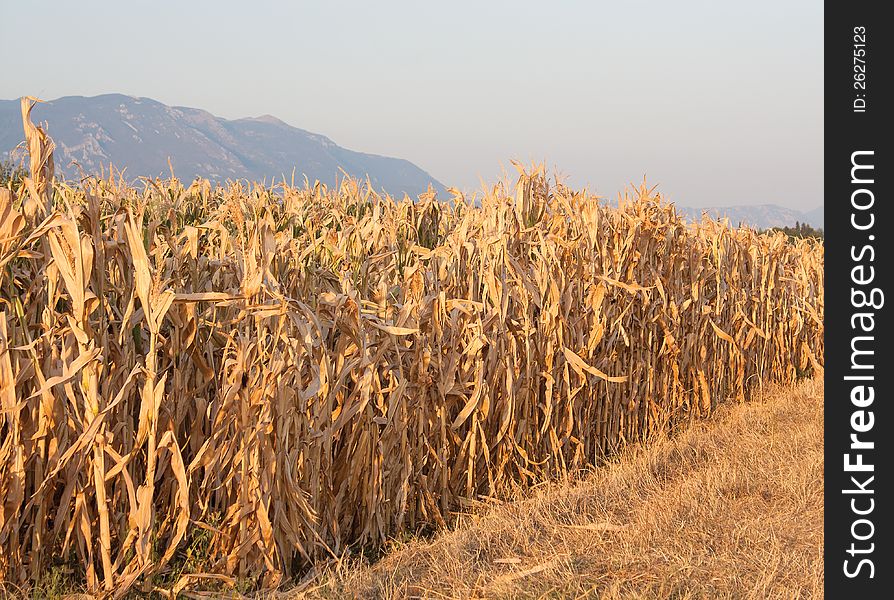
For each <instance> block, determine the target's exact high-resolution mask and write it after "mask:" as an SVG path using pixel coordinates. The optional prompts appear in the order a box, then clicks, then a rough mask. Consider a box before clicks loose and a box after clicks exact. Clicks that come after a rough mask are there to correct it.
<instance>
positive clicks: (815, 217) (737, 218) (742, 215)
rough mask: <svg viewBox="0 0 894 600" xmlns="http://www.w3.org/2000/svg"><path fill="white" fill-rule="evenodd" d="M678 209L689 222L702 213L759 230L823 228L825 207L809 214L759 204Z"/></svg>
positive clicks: (782, 207) (732, 223)
mask: <svg viewBox="0 0 894 600" xmlns="http://www.w3.org/2000/svg"><path fill="white" fill-rule="evenodd" d="M677 209H678V210H679V211H680V212H681V213H682V214H683V215H684V216H685V217H686V218H687V219H689V220H695V221H697V220H699V219H701V218H702V213H707V214H708V216H709V217H711V218H714V219H724V218H728V219H729V220H730V224H731V225H733V226H737V225H739V224H743V225H750V226H752V227H756V228H758V229H769V228H770V227H792V226H794V225H795V223H796V222H799V223H807V224H808V225H810V226H811V227H819V228H823V226H824V223H823V207H822V206H819V207H817V208H815V209H813V210H810V211H807V212H801V211H798V210H795V209H792V208H786V207H784V206H779V205H778V204H759V205H753V206H744V205H743V206H722V207H710V208H691V207H686V206H678V207H677Z"/></svg>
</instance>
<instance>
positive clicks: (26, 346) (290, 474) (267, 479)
mask: <svg viewBox="0 0 894 600" xmlns="http://www.w3.org/2000/svg"><path fill="white" fill-rule="evenodd" d="M29 111H30V104H29V101H28V100H27V99H26V100H25V101H23V120H24V123H25V131H26V133H27V135H28V139H29V148H30V151H31V165H30V167H31V168H30V172H31V174H32V175H31V177H30V178H28V179H26V180H25V181H24V183H23V184H22V185H21V186H18V187H16V189H13V188H12V187H10V186H7V187H3V188H0V498H2V499H3V505H2V510H0V580H3V581H4V582H5V583H7V584H8V585H9V586H15V588H16V589H37V588H39V587H40V586H41V585H43V582H45V581H46V580H48V579H49V580H52V581H62V580H65V581H70V582H72V583H73V584H74V585H80V586H83V587H84V588H85V589H87V590H89V591H90V592H91V593H94V594H97V595H102V596H105V597H112V598H118V597H123V596H125V595H126V594H128V593H130V592H140V593H150V592H153V591H155V592H157V593H160V592H162V591H165V590H166V593H168V594H176V593H179V592H190V593H198V592H200V591H201V590H203V589H209V588H210V587H215V586H216V589H221V588H227V587H229V588H233V589H241V590H247V589H277V588H281V587H282V586H283V585H285V584H286V582H289V581H295V580H297V579H299V578H301V577H302V576H303V575H304V574H305V573H306V572H307V571H308V570H309V569H312V568H316V567H317V566H319V565H321V564H324V563H325V562H326V561H329V560H331V559H333V558H340V557H344V556H347V555H351V554H358V553H367V554H369V553H375V552H378V551H379V549H380V548H381V547H382V545H383V544H387V543H389V542H390V541H391V540H394V539H400V538H401V537H405V536H407V535H414V534H418V533H420V532H431V531H434V530H437V529H443V528H445V527H446V526H447V525H448V524H449V523H450V522H452V521H453V518H454V516H455V515H456V514H457V513H458V512H459V513H462V512H468V511H469V510H471V509H473V508H475V507H477V506H478V505H479V504H480V502H481V501H482V500H483V499H487V498H499V497H505V496H506V495H507V494H509V493H510V492H511V491H512V490H514V489H518V488H520V489H524V488H530V487H532V486H537V485H540V484H542V483H543V482H545V481H549V480H554V479H556V478H560V477H565V476H573V475H574V474H576V473H579V472H581V471H582V470H585V469H588V468H589V467H590V466H592V465H593V464H596V463H598V462H600V461H602V460H604V458H605V457H606V456H609V455H611V454H612V453H613V452H614V451H615V450H616V449H618V448H619V447H623V446H624V445H626V444H628V443H630V442H635V441H637V440H642V439H649V438H652V437H653V436H655V435H656V434H659V433H660V432H662V431H665V430H667V429H668V428H669V427H677V428H681V427H684V426H685V425H686V424H689V423H694V422H698V421H699V420H700V419H702V418H704V417H708V416H709V415H711V414H712V412H713V411H714V410H715V408H716V407H717V406H718V405H720V404H721V403H722V402H723V401H725V400H744V398H746V397H747V396H749V395H750V394H751V393H752V392H754V390H757V389H760V388H761V387H762V386H766V385H769V384H771V383H780V384H791V383H793V382H795V381H796V380H799V379H801V378H804V377H809V376H811V375H816V374H818V373H820V372H821V371H822V365H821V363H820V361H821V360H822V356H823V315H824V301H823V291H824V276H823V261H824V256H823V246H822V245H821V243H818V242H816V241H813V240H795V241H791V240H789V239H787V238H786V236H784V235H782V234H775V235H771V234H758V233H756V232H754V231H751V230H748V229H734V228H731V227H729V225H728V224H726V223H721V222H716V221H711V220H707V219H706V220H704V221H702V222H699V223H687V222H685V221H684V220H682V219H681V218H680V216H679V215H678V214H677V212H676V210H675V208H674V206H673V205H671V204H668V203H667V202H665V201H664V200H663V199H662V198H661V196H660V195H659V194H656V193H655V192H654V190H652V189H649V188H647V187H645V186H643V187H642V188H640V189H637V190H633V191H631V192H630V193H628V194H627V195H626V196H625V197H623V198H621V202H620V206H619V207H611V206H607V205H606V204H605V203H603V202H600V199H599V198H597V197H594V196H593V195H591V194H589V193H588V192H587V191H586V190H584V191H575V190H571V189H569V188H568V187H567V186H564V185H562V184H560V183H557V182H554V181H550V180H549V178H548V177H547V176H546V174H545V173H544V172H543V170H542V169H538V168H535V169H532V170H531V171H525V170H524V169H522V168H520V169H519V171H520V173H519V177H518V180H517V182H516V183H515V184H514V185H513V184H511V183H508V182H505V183H502V184H499V185H496V186H494V187H493V188H492V189H488V190H484V191H483V194H482V196H481V197H480V198H478V199H477V201H472V199H468V198H465V197H464V196H463V195H462V194H460V193H458V192H455V193H453V197H452V198H451V199H449V201H443V199H441V200H439V199H436V198H434V197H433V196H434V194H427V195H424V196H423V197H420V198H418V199H416V200H411V199H409V198H404V199H403V200H394V199H392V198H390V197H387V196H381V195H379V194H376V193H375V192H374V191H373V190H371V189H370V188H369V186H367V185H363V184H362V183H361V182H357V181H352V180H346V181H344V182H342V184H341V185H340V186H338V188H333V189H329V188H327V187H326V186H323V185H320V184H318V183H313V184H312V183H309V182H308V183H306V185H304V186H303V187H294V186H290V185H279V186H276V187H274V188H270V187H263V186H261V185H256V184H250V185H249V184H242V183H231V184H229V185H226V186H212V185H211V184H210V183H209V182H208V181H202V180H197V181H195V182H193V183H192V184H190V185H183V184H182V183H181V182H179V181H177V180H176V179H173V180H169V181H159V180H151V181H149V180H146V181H143V182H141V183H139V184H137V185H133V184H128V183H125V182H123V181H122V180H121V179H120V177H118V178H116V177H109V178H107V179H95V178H86V179H85V180H84V181H81V182H75V183H71V182H59V181H55V180H54V178H53V163H52V144H51V142H50V141H49V139H48V138H47V137H46V136H45V135H44V133H43V132H42V131H41V130H39V129H38V128H36V127H34V126H33V125H32V124H31V123H30V120H29ZM743 435H744V433H743ZM694 491H696V490H693V492H694ZM696 500H697V498H695V497H693V499H692V501H693V502H695V501H696ZM634 501H635V497H631V498H630V499H629V500H628V501H627V502H628V503H629V502H634ZM572 529H573V528H572ZM510 566H511V565H510ZM535 566H536V565H535ZM507 568H508V567H507ZM531 568H535V567H531ZM52 581H51V583H52ZM48 585H50V584H48ZM53 585H55V584H53ZM35 586H37V587H35Z"/></svg>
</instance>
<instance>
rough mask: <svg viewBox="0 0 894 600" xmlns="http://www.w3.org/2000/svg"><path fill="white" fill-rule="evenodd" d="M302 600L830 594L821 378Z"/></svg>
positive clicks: (332, 581)
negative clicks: (826, 566) (825, 555)
mask: <svg viewBox="0 0 894 600" xmlns="http://www.w3.org/2000/svg"><path fill="white" fill-rule="evenodd" d="M303 587H304V588H305V592H304V593H294V594H292V595H291V596H286V597H290V598H293V599H296V598H302V597H303V598H308V599H318V598H413V597H425V598H584V597H586V598H605V599H612V598H712V599H714V598H755V599H764V598H821V597H822V596H823V384H822V380H813V381H807V382H804V383H801V384H800V385H797V386H796V387H794V388H777V389H775V390H773V391H772V392H771V393H768V394H767V395H766V396H765V397H763V398H758V399H757V400H756V401H755V402H752V403H747V404H733V403H731V404H730V405H727V406H723V407H722V408H721V409H720V410H719V411H718V414H717V415H716V417H714V418H712V419H711V420H710V421H707V422H704V423H700V424H697V425H695V426H693V427H691V428H689V429H687V430H685V431H683V432H681V433H680V434H679V435H676V436H674V437H673V438H669V439H668V438H662V439H659V440H656V441H655V443H653V444H650V445H647V446H645V447H633V448H630V449H629V450H627V451H626V452H624V453H623V454H622V455H621V456H620V457H618V459H617V460H616V461H614V462H612V463H611V464H610V465H607V466H605V467H604V468H600V469H597V470H596V471H595V472H593V473H591V474H589V475H588V476H586V477H585V478H583V480H581V481H577V482H574V483H568V482H566V483H554V484H548V485H546V486H543V487H541V488H540V489H539V490H537V491H536V492H535V493H534V494H533V495H532V497H530V498H526V499H522V500H518V501H516V502H512V503H507V504H505V505H501V506H498V507H496V508H492V509H487V510H482V511H479V512H477V514H475V515H473V516H468V517H465V518H464V519H463V522H462V523H460V524H459V525H458V526H457V527H456V528H455V529H454V530H452V531H449V532H446V533H442V534H440V535H438V536H437V537H436V538H435V539H433V540H431V541H424V540H416V541H412V542H409V543H407V544H405V545H403V547H399V546H394V549H393V550H392V551H391V552H390V553H389V554H387V555H386V556H385V557H384V558H383V559H382V560H381V561H379V562H377V563H375V564H374V565H373V566H371V567H370V566H358V565H357V564H356V563H350V562H345V563H344V564H342V565H341V566H340V567H330V570H325V571H323V572H321V573H320V574H318V575H317V576H316V577H314V578H311V579H309V580H308V581H306V582H305V583H304V584H303Z"/></svg>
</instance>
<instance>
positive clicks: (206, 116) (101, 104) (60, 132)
mask: <svg viewBox="0 0 894 600" xmlns="http://www.w3.org/2000/svg"><path fill="white" fill-rule="evenodd" d="M32 119H33V120H34V121H35V122H39V121H40V122H43V121H46V122H47V123H48V133H49V134H50V136H51V137H52V138H53V140H54V141H55V142H56V146H57V151H56V167H57V171H59V172H61V173H63V174H64V175H65V176H67V177H78V176H79V175H80V170H79V169H78V167H77V166H75V165H73V164H72V161H75V162H76V163H77V164H78V165H80V167H81V168H82V169H83V170H84V172H85V173H90V174H92V173H98V172H99V171H100V170H101V169H102V168H103V167H104V168H106V169H108V165H109V163H112V164H114V165H115V167H116V168H124V167H127V170H126V176H127V177H128V178H135V177H138V176H159V175H160V176H167V175H169V174H170V170H169V167H168V158H169V157H170V161H171V164H172V165H173V167H174V172H175V174H176V175H177V177H179V178H180V179H183V180H187V181H188V180H191V179H193V178H194V177H197V176H201V177H208V178H209V179H212V180H217V181H223V180H226V179H250V180H263V179H266V180H267V181H268V182H270V181H271V180H272V178H277V179H281V178H282V177H285V178H286V179H291V177H292V173H293V170H294V173H295V180H296V182H299V181H301V180H302V179H303V176H304V175H306V176H307V177H308V179H309V180H310V181H311V182H313V181H314V180H319V181H322V182H324V183H328V184H332V183H334V182H335V180H336V178H339V177H341V173H340V171H339V169H343V170H344V171H346V172H347V173H348V174H349V175H352V176H354V177H359V178H366V177H367V176H369V179H370V182H371V183H372V185H373V187H374V188H375V189H377V190H382V189H385V190H387V191H388V192H390V193H392V194H396V195H401V194H403V193H407V194H409V195H410V196H415V195H417V194H420V193H422V192H424V191H425V190H426V189H427V188H428V186H429V184H431V185H432V187H433V188H434V189H435V190H436V191H438V192H439V193H440V194H442V195H443V194H444V193H445V190H444V186H443V185H441V184H440V183H439V182H438V181H437V180H435V179H434V178H433V177H432V176H431V175H429V174H428V173H426V172H425V171H423V170H422V169H420V168H419V167H417V166H416V165H414V164H413V163H411V162H409V161H406V160H402V159H398V158H388V157H384V156H377V155H375V154H365V153H362V152H354V151H352V150H347V149H345V148H342V147H340V146H338V145H337V144H335V142H333V141H332V140H330V139H329V138H327V137H325V136H322V135H318V134H315V133H311V132H309V131H305V130H303V129H298V128H297V127H292V126H291V125H288V124H286V123H284V122H283V121H280V120H279V119H276V118H275V117H271V116H263V117H258V118H246V119H236V120H228V119H223V118H220V117H215V116H214V115H212V114H211V113H209V112H206V111H204V110H200V109H196V108H186V107H174V106H167V105H165V104H162V103H161V102H157V101H155V100H152V99H150V98H134V97H131V96H124V95H121V94H106V95H102V96H94V97H91V98H85V97H83V96H66V97H64V98H59V99H57V100H53V101H51V102H47V103H45V104H39V105H38V106H36V107H35V108H34V110H33V112H32ZM22 139H23V133H22V123H21V116H20V105H19V101H18V100H0V158H5V157H6V156H8V155H9V152H10V151H11V150H12V149H13V148H14V147H15V146H16V145H18V144H19V143H20V142H21V141H22Z"/></svg>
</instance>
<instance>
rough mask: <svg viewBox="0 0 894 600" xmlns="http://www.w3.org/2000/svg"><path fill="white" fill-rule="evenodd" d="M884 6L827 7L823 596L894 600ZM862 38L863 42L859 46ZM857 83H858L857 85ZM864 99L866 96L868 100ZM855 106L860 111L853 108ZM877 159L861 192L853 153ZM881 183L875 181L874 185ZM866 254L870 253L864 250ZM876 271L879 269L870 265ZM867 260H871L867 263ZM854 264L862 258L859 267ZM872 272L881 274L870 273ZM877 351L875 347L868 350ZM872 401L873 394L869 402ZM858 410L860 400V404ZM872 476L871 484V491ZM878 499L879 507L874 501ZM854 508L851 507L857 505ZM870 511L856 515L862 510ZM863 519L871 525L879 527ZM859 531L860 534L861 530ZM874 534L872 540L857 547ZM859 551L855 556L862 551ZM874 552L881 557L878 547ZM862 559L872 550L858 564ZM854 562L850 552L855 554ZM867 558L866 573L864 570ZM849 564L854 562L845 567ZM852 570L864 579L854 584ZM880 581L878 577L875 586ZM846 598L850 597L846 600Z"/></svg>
mask: <svg viewBox="0 0 894 600" xmlns="http://www.w3.org/2000/svg"><path fill="white" fill-rule="evenodd" d="M886 7H887V5H886V3H880V2H869V1H863V2H842V1H838V2H826V3H825V22H824V30H825V31H824V36H825V43H824V46H825V60H824V67H825V77H824V85H825V94H824V101H825V108H824V118H825V148H824V153H825V154H824V162H825V165H824V170H825V192H824V193H825V198H824V204H825V211H826V215H825V223H826V238H825V261H826V262H825V264H826V282H825V289H826V294H825V303H826V312H825V317H826V318H825V332H826V339H825V343H826V353H825V540H824V543H825V585H826V596H827V597H829V598H854V599H857V598H860V599H863V598H892V597H894V591H892V590H894V553H892V546H894V532H892V530H891V512H892V511H894V506H892V498H894V494H891V493H890V491H889V492H887V493H886V492H884V491H882V490H883V489H885V488H887V489H888V490H891V489H892V485H894V469H892V453H894V443H892V442H894V427H892V419H894V411H892V409H891V405H892V403H894V397H892V386H891V383H890V382H891V379H892V377H894V365H891V364H890V361H891V360H892V356H894V353H892V352H891V351H890V349H891V348H892V343H894V338H892V337H891V321H892V319H891V317H890V312H891V307H889V306H888V304H889V303H894V296H892V295H891V292H892V289H891V285H890V281H891V279H892V272H894V253H892V251H894V248H892V246H894V244H892V239H894V219H892V217H891V210H890V204H891V203H892V202H894V197H892V196H891V183H890V180H891V178H892V177H894V170H892V168H891V165H892V153H891V151H890V141H889V139H890V137H891V136H892V135H894V126H892V122H894V105H892V101H891V100H892V98H891V94H890V84H889V81H888V80H889V74H890V72H891V68H892V66H894V65H892V63H891V61H890V54H891V39H892V37H894V23H892V22H891V21H890V20H888V19H885V18H884V17H883V16H882V12H883V8H886ZM859 27H864V28H865V42H862V43H865V46H862V47H861V46H857V45H856V44H859V43H861V40H860V37H859V32H860V30H859V29H856V28H859ZM855 36H857V37H856V39H855ZM861 48H862V49H864V50H865V56H863V57H859V56H858V58H863V59H864V60H865V89H861V88H860V86H859V85H855V83H856V82H857V81H858V80H859V75H858V74H859V73H860V72H862V71H861V70H860V68H859V67H858V65H860V64H861V63H860V62H859V61H855V51H857V52H856V54H857V55H859V54H860V53H859V50H860V49H861ZM855 75H858V76H857V77H856V78H855ZM860 94H862V96H861V95H860ZM860 99H861V100H865V103H866V106H865V112H857V111H856V110H855V108H856V109H859V108H860V107H859V105H860V102H855V101H857V100H860ZM855 104H856V107H855ZM860 151H871V152H872V153H873V154H871V155H870V154H863V155H860V158H859V161H860V162H862V163H866V164H872V165H873V166H874V169H873V170H872V171H868V170H862V171H858V172H857V173H856V174H857V175H858V176H857V179H864V180H865V179H872V180H873V182H872V183H871V184H870V183H864V184H855V183H853V182H852V174H851V168H852V162H851V161H852V155H853V153H855V152H860ZM870 173H872V175H870ZM859 189H868V190H870V191H871V194H872V195H869V194H867V193H866V192H859V193H858V194H857V196H856V202H857V204H860V205H861V206H865V205H866V204H869V203H870V199H871V198H872V197H874V201H872V202H871V204H872V206H871V207H870V208H868V209H865V210H856V209H855V208H854V207H853V206H852V198H851V197H852V194H854V193H855V191H857V190H859ZM870 213H871V214H872V215H873V217H874V219H875V221H874V225H873V226H872V227H871V228H870V229H866V230H859V229H857V228H856V227H855V226H854V225H853V223H852V218H853V219H854V222H856V223H857V224H858V225H861V226H865V225H866V224H867V223H869V219H870V217H869V214H870ZM867 246H869V247H871V248H873V251H870V250H865V248H866V247H867ZM873 252H874V260H870V259H871V258H872V257H873V256H872V255H873ZM861 253H862V254H861ZM855 256H856V257H857V258H855ZM860 265H863V266H862V268H861V269H860V270H858V271H857V273H856V275H857V278H858V279H865V278H867V277H868V276H869V274H870V273H874V279H873V281H872V282H871V283H868V284H857V283H855V282H854V281H853V277H854V275H855V273H854V272H853V269H854V268H855V267H859V266H860ZM870 266H871V267H873V268H874V272H873V271H870V270H869V267H870ZM872 288H879V289H881V290H882V291H883V293H884V294H885V299H884V305H883V306H882V307H881V308H878V309H875V308H868V307H862V308H858V307H855V306H854V304H855V303H859V302H860V300H859V299H858V300H857V302H854V301H853V300H852V294H853V293H854V290H857V291H859V290H862V291H864V292H866V293H867V294H868V293H870V291H871V289H872ZM866 312H872V313H874V315H873V317H874V318H873V319H872V320H871V321H870V320H868V319H867V320H864V321H859V322H858V323H857V326H856V328H855V327H854V323H853V322H852V318H853V317H854V315H855V314H856V313H866ZM870 323H872V324H873V325H874V328H873V331H871V332H866V331H864V330H863V326H868V325H869V324H870ZM855 336H871V338H872V339H871V341H869V340H865V339H864V340H861V341H859V342H858V343H857V347H859V348H860V349H863V350H872V351H873V352H874V354H872V355H859V356H860V362H863V363H867V364H868V363H870V362H871V363H872V364H873V365H874V368H872V369H861V370H855V369H854V368H852V363H851V360H852V353H853V349H852V342H853V339H854V337H855ZM870 346H871V347H870ZM855 374H859V375H867V374H868V375H872V376H873V377H874V380H872V381H863V382H860V381H854V380H846V379H845V377H847V376H853V375H855ZM861 384H865V385H867V386H870V385H871V386H872V387H873V388H874V393H875V396H874V400H873V402H872V404H871V405H869V406H864V407H858V406H855V404H854V403H853V402H852V400H851V394H852V391H853V389H854V387H855V386H856V385H861ZM867 394H868V392H865V391H864V396H863V397H864V398H865V395H867ZM858 401H859V398H858ZM860 410H863V411H867V412H868V411H871V412H872V418H874V422H873V426H872V428H871V429H870V430H869V431H865V432H862V433H859V434H858V436H859V438H858V439H860V440H862V441H871V442H873V443H874V448H872V449H866V450H855V449H852V448H851V444H852V440H851V434H853V433H855V432H854V429H853V425H852V418H855V419H858V421H857V426H858V427H865V426H866V421H867V420H868V419H869V418H870V417H869V416H868V414H867V412H864V413H862V414H861V415H858V416H855V414H857V413H858V412H859V411H860ZM848 453H850V455H851V458H850V461H851V462H852V463H854V462H856V461H857V458H856V456H855V454H858V453H859V454H862V460H863V462H864V463H867V464H872V465H873V471H872V472H846V471H845V454H848ZM852 476H853V477H855V479H856V483H858V484H862V485H863V486H864V487H865V488H866V489H870V490H872V491H873V493H871V494H868V493H865V494H864V493H860V494H855V493H850V492H847V490H851V491H855V490H856V491H859V490H858V489H857V485H856V484H855V481H853V480H852V479H851V477H852ZM868 476H874V480H872V481H871V482H870V483H869V484H867V483H866V480H867V478H868ZM870 498H871V499H872V501H874V503H873V502H871V501H870ZM852 501H853V505H852ZM870 506H871V507H872V511H871V512H869V513H868V514H866V515H858V514H856V513H855V512H854V511H855V510H860V511H866V510H868V509H869V507H870ZM859 519H866V520H868V521H871V523H872V525H871V526H870V525H869V524H867V523H866V522H859V523H857V521H858V520H859ZM855 523H856V524H855ZM870 532H871V534H872V535H871V537H869V538H868V539H865V540H860V539H858V537H855V536H859V537H865V536H867V535H869V533H870ZM851 544H854V548H855V549H856V550H858V551H853V549H852V546H851ZM871 544H874V546H871ZM859 550H871V552H866V553H860V552H859ZM849 551H850V552H849ZM862 559H868V560H870V561H871V563H872V568H870V566H869V564H867V563H863V564H862V566H861V565H860V564H859V561H860V560H862ZM845 561H848V563H847V567H845ZM845 568H848V569H849V570H850V571H851V573H852V574H853V573H854V572H856V573H857V574H856V576H855V577H848V576H847V575H846V574H845ZM870 574H872V575H873V577H869V575H870ZM844 594H848V596H845V595H844Z"/></svg>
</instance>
